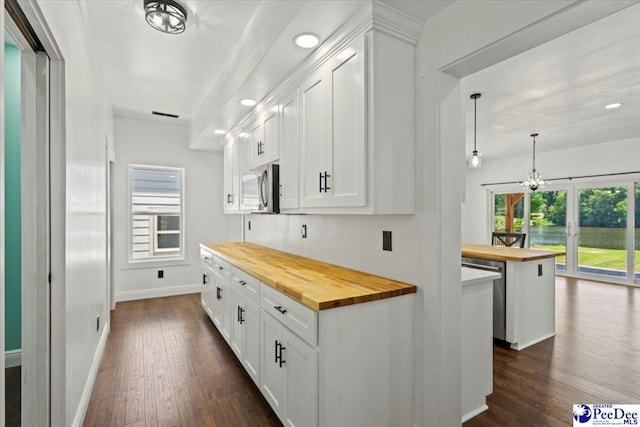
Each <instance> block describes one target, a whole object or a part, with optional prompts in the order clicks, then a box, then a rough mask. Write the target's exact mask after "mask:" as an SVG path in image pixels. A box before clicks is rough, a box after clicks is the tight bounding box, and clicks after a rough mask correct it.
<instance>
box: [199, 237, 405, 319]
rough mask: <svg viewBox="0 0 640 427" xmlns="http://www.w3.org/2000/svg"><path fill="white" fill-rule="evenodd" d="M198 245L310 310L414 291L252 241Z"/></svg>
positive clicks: (395, 282)
mask: <svg viewBox="0 0 640 427" xmlns="http://www.w3.org/2000/svg"><path fill="white" fill-rule="evenodd" d="M201 246H202V247H203V248H205V249H208V250H210V251H212V252H213V253H214V254H215V255H217V256H219V257H220V258H222V259H224V260H225V261H227V262H229V263H231V264H232V265H233V266H235V267H238V268H239V269H241V270H244V271H245V272H247V273H249V274H250V275H252V276H254V277H255V278H257V279H258V280H260V281H261V282H263V283H266V284H267V285H269V286H271V287H273V288H276V289H278V290H279V291H281V292H282V293H285V294H287V295H288V296H290V297H292V298H293V299H296V300H298V301H300V302H301V303H302V304H304V305H306V306H307V307H310V308H312V309H314V310H324V309H328V308H334V307H342V306H346V305H351V304H359V303H363V302H368V301H375V300H380V299H384V298H391V297H396V296H400V295H405V294H412V293H415V292H416V287H415V286H414V285H410V284H407V283H402V282H398V281H395V280H391V279H385V278H384V277H380V276H375V275H373V274H368V273H363V272H361V271H356V270H351V269H348V268H344V267H339V266H337V265H333V264H327V263H325V262H321V261H316V260H313V259H310V258H305V257H301V256H298V255H293V254H289V253H286V252H281V251H277V250H275V249H270V248H266V247H264V246H259V245H255V244H252V243H244V242H238V243H203V244H201Z"/></svg>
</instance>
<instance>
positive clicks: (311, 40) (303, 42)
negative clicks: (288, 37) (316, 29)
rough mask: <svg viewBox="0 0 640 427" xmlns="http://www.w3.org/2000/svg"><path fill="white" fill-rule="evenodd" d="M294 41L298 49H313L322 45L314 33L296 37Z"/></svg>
mask: <svg viewBox="0 0 640 427" xmlns="http://www.w3.org/2000/svg"><path fill="white" fill-rule="evenodd" d="M293 41H294V43H295V44H296V45H297V46H298V47H301V48H303V49H311V48H314V47H316V46H318V45H319V44H320V37H319V36H318V35H317V34H313V33H302V34H298V35H297V36H295V37H294V38H293Z"/></svg>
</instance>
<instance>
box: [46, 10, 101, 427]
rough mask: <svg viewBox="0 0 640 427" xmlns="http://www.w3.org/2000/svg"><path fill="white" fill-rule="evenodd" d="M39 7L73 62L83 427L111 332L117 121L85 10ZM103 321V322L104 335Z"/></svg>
mask: <svg viewBox="0 0 640 427" xmlns="http://www.w3.org/2000/svg"><path fill="white" fill-rule="evenodd" d="M39 6H40V9H41V10H42V13H43V15H44V18H45V19H46V22H47V24H48V25H49V27H50V30H51V32H52V34H53V37H54V38H55V40H56V42H57V43H58V46H59V48H60V50H61V51H62V55H63V56H64V60H65V66H64V73H65V96H64V100H65V104H66V111H65V116H66V122H65V133H66V138H65V145H66V188H65V189H64V190H63V191H65V192H66V201H67V203H66V220H65V221H66V250H65V256H66V271H65V273H66V282H65V284H64V293H65V295H66V297H65V301H64V304H65V307H64V308H63V309H64V311H65V316H64V318H65V326H64V335H65V353H66V360H65V369H66V372H65V377H64V378H65V380H64V381H65V391H64V393H65V398H64V400H65V401H66V405H65V406H66V410H65V415H64V417H65V420H66V422H65V425H79V424H80V423H81V421H82V418H83V417H84V412H85V410H86V406H85V405H86V403H87V401H88V398H89V395H90V393H91V387H92V385H93V375H94V374H95V369H97V364H98V363H99V360H100V355H101V352H102V347H101V345H103V344H104V340H105V339H106V333H107V331H108V328H107V327H106V325H107V319H108V316H109V314H108V312H107V311H106V307H107V301H106V295H107V289H106V286H107V283H106V277H105V260H106V250H105V248H106V231H105V230H106V213H105V200H106V199H105V195H106V193H105V189H106V171H105V163H106V150H105V141H106V140H107V139H110V137H111V136H112V133H113V123H112V113H111V105H110V101H109V99H108V97H107V95H106V93H105V92H104V78H103V75H102V70H101V68H100V66H99V64H98V63H97V58H96V56H95V54H94V52H93V50H92V46H91V44H90V42H89V40H90V38H89V37H88V33H87V31H86V28H85V27H84V26H83V24H82V22H83V20H82V16H81V13H80V10H79V7H78V4H76V2H45V1H42V2H39ZM53 191H54V194H55V192H57V191H60V189H53ZM53 280H56V278H55V277H54V278H53ZM59 309H61V307H53V308H52V310H59ZM97 316H100V319H101V326H100V328H99V330H96V317H97ZM56 344H57V343H54V345H56Z"/></svg>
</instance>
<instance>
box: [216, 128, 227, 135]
mask: <svg viewBox="0 0 640 427" xmlns="http://www.w3.org/2000/svg"><path fill="white" fill-rule="evenodd" d="M213 133H215V134H216V135H225V134H226V133H227V131H226V130H222V129H216V130H214V131H213Z"/></svg>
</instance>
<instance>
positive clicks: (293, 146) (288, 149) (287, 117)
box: [280, 90, 300, 210]
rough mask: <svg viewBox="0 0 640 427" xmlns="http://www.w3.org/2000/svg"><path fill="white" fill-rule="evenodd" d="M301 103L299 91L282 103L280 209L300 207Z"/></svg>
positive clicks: (291, 94)
mask: <svg viewBox="0 0 640 427" xmlns="http://www.w3.org/2000/svg"><path fill="white" fill-rule="evenodd" d="M299 122H300V120H299V101H298V90H294V91H293V92H291V93H290V94H289V95H287V96H285V97H284V98H283V99H282V101H281V102H280V209H282V210H286V209H296V208H298V206H299V202H298V200H299V194H298V189H299V187H300V185H299V176H298V173H299V170H300V167H299V152H300V151H299V146H300V126H299Z"/></svg>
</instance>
